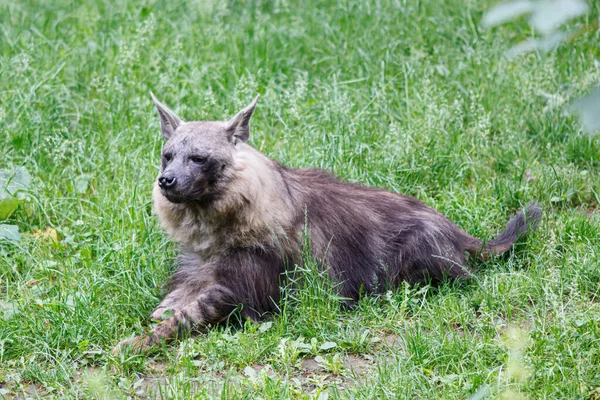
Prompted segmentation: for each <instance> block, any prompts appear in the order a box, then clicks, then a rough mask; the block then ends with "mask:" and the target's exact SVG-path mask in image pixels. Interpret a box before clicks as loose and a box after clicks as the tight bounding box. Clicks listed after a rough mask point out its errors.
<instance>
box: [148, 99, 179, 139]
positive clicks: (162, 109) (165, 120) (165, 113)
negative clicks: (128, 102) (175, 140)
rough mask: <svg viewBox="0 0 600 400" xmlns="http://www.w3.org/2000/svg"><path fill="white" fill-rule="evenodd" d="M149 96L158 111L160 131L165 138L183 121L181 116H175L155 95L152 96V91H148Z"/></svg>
mask: <svg viewBox="0 0 600 400" xmlns="http://www.w3.org/2000/svg"><path fill="white" fill-rule="evenodd" d="M150 96H152V100H153V101H154V104H155V105H156V110H157V111H158V116H159V117H160V130H161V131H162V134H163V136H164V137H165V139H168V138H170V137H171V135H172V134H173V132H175V129H177V127H178V126H179V125H181V124H183V121H182V120H181V118H179V117H178V116H177V114H175V113H174V112H173V111H171V110H169V108H168V107H167V106H165V105H164V104H163V103H161V102H160V101H158V100H157V99H156V97H154V93H152V92H150Z"/></svg>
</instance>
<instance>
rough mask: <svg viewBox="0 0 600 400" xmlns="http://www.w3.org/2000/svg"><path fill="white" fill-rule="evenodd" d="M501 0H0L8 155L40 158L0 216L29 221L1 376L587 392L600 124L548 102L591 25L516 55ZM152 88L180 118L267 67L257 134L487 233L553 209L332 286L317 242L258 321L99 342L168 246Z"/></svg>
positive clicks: (78, 394) (575, 64)
mask: <svg viewBox="0 0 600 400" xmlns="http://www.w3.org/2000/svg"><path fill="white" fill-rule="evenodd" d="M493 4H494V2H493V1H474V0H466V1H464V2H458V1H451V0H446V1H439V0H422V1H418V0H411V1H405V0H377V1H359V0H341V1H325V0H306V1H302V2H301V1H296V2H293V1H289V0H273V1H266V0H265V1H258V0H252V1H216V0H214V1H211V0H195V1H181V2H174V3H173V2H159V1H135V0H132V1H123V2H109V1H106V0H90V1H86V2H84V4H80V2H72V1H66V0H52V1H49V0H39V1H26V0H24V1H18V2H13V1H8V0H0V94H1V95H0V132H1V133H0V137H1V139H2V144H1V150H0V169H1V170H5V171H14V170H15V168H18V167H24V168H26V169H27V171H29V173H30V174H31V176H32V177H33V181H32V184H31V189H30V200H29V201H27V202H23V203H22V204H20V206H19V208H18V209H17V211H16V212H15V213H13V214H12V215H11V216H10V217H9V219H8V220H6V221H0V223H4V224H13V225H17V226H18V227H19V230H20V232H21V239H20V240H19V241H8V240H4V239H0V276H1V283H0V289H1V290H0V395H1V396H5V397H8V398H12V397H18V396H21V397H32V398H36V397H38V396H40V397H48V396H53V397H55V398H91V397H95V398H125V397H128V396H131V397H134V398H135V397H142V398H143V397H146V396H147V397H150V398H155V397H162V398H180V399H187V398H190V397H192V396H196V397H197V398H213V397H218V398H232V399H234V398H264V399H272V398H283V399H287V398H300V399H308V398H318V399H328V398H329V399H335V398H361V399H362V398H371V399H375V398H390V399H399V398H422V399H429V398H444V399H453V398H456V399H467V398H470V397H471V396H473V397H472V398H473V399H481V398H486V397H487V398H506V399H521V398H529V399H542V398H545V399H557V398H563V399H567V398H569V399H571V398H582V399H598V398H600V299H599V295H600V239H599V238H600V211H598V210H599V209H598V204H599V201H600V198H599V193H600V178H599V172H600V140H599V137H598V136H596V137H593V136H587V135H584V134H582V133H581V129H580V126H579V124H578V122H577V120H576V118H574V117H572V116H570V115H568V114H567V113H566V112H567V106H566V104H567V103H564V104H558V103H560V100H561V99H564V100H566V101H567V102H568V101H569V100H571V99H575V98H577V97H579V96H581V95H582V94H583V93H585V92H586V91H587V90H589V89H590V88H591V87H592V86H593V85H594V84H597V83H598V82H599V81H600V68H599V67H598V66H595V60H596V59H598V58H600V50H599V48H598V38H597V34H596V33H595V32H589V33H587V34H584V35H581V36H578V37H576V38H575V39H573V40H572V41H571V42H569V43H567V44H566V45H564V46H562V47H561V48H559V49H558V50H557V51H556V52H554V53H551V54H548V55H545V56H544V55H537V54H530V55H528V56H525V57H522V58H518V59H516V60H507V59H506V58H504V57H503V56H502V55H503V52H504V51H505V50H506V49H508V48H509V47H511V46H512V45H514V44H515V43H517V42H519V41H521V40H524V39H527V38H528V37H530V35H531V30H530V28H529V27H528V25H527V23H526V22H524V21H518V22H514V23H511V24H509V25H507V26H503V27H500V28H494V29H489V30H484V29H482V28H481V27H480V21H481V17H482V13H483V12H484V11H485V10H486V9H488V8H489V7H490V6H491V5H493ZM594 4H595V3H594ZM595 7H596V9H593V11H592V13H591V14H590V17H589V18H590V19H591V18H598V9H597V7H598V6H597V5H596V6H595ZM587 22H589V21H587V20H586V19H585V18H582V19H580V20H578V22H577V23H580V24H585V23H587ZM150 90H152V91H153V92H154V93H155V94H156V95H157V96H158V97H159V98H160V99H161V100H162V101H163V102H165V103H166V104H168V105H169V106H171V107H172V108H173V109H174V110H176V111H177V112H178V114H179V115H181V116H182V117H183V118H184V119H190V120H192V119H224V118H228V117H229V116H231V115H232V114H233V113H234V112H236V111H237V110H239V109H240V108H241V107H243V106H244V105H246V104H247V103H248V102H249V101H250V100H251V99H252V98H253V97H254V96H255V94H257V93H260V94H261V98H260V102H259V106H258V108H257V111H256V112H255V115H254V118H253V137H252V138H251V143H252V144H253V145H254V146H255V147H257V148H259V149H260V150H261V151H263V152H265V153H266V154H267V155H269V156H270V157H272V158H275V159H277V160H279V161H281V162H282V163H284V164H286V165H289V166H293V167H318V168H324V169H327V170H330V171H332V172H334V173H335V174H336V175H338V176H339V177H341V178H343V179H346V180H349V181H352V182H360V183H362V184H365V185H371V186H379V187H384V188H387V189H390V190H393V191H397V192H403V193H406V194H409V195H412V196H415V197H417V198H419V199H420V200H422V201H424V202H426V203H427V204H429V205H431V206H433V207H435V208H437V209H439V210H440V211H442V212H443V213H445V214H446V215H448V216H449V217H450V218H451V219H452V220H454V221H455V222H456V223H457V224H458V225H460V226H461V227H463V228H464V229H465V230H466V231H468V232H469V233H471V234H473V235H475V236H478V237H481V238H484V239H489V238H491V237H492V236H493V235H494V234H495V233H496V232H498V231H499V230H501V229H502V228H503V226H504V224H505V222H506V221H507V219H508V217H509V216H510V215H511V214H513V213H514V212H515V211H516V210H517V209H519V208H520V207H521V206H522V205H524V204H526V203H528V202H529V201H531V200H533V199H538V200H539V201H540V202H541V204H542V205H543V208H544V220H543V222H542V224H541V227H540V229H539V231H538V232H537V233H536V234H535V235H533V236H532V237H530V238H529V239H527V240H526V242H525V243H523V244H521V245H519V246H518V247H517V248H516V249H515V251H513V252H512V253H511V254H510V256H508V257H506V258H503V259H497V260H492V261H488V262H476V261H474V262H472V267H473V268H474V269H476V270H477V273H476V278H475V279H474V280H473V282H470V283H445V284H442V285H441V286H439V287H435V288H434V287H429V286H420V287H408V286H406V287H402V288H399V289H398V290H396V291H394V292H388V293H386V294H385V295H382V296H380V297H369V298H365V299H363V300H362V301H361V302H360V303H359V305H358V307H357V308H356V309H352V310H347V309H343V308H340V306H339V304H338V301H337V300H336V298H335V295H334V294H333V293H334V290H332V289H331V287H330V284H328V282H327V280H325V279H322V276H321V274H320V272H319V269H318V265H314V263H311V262H308V263H307V265H306V266H305V268H306V271H305V273H306V274H307V276H308V278H309V279H307V280H306V283H305V285H304V286H303V287H302V288H300V289H296V290H292V289H290V288H288V290H287V291H286V298H285V301H284V302H283V304H282V311H281V314H280V315H279V316H277V317H275V318H273V319H272V320H270V321H268V322H266V323H263V324H255V323H252V322H249V321H239V320H238V319H236V318H233V319H232V321H231V323H230V324H228V325H226V326H223V327H217V328H215V329H213V330H212V331H211V332H210V333H208V334H206V335H201V336H196V337H193V338H190V339H186V340H182V341H180V342H178V343H174V344H173V345H171V346H167V347H165V348H161V349H157V350H156V351H155V352H153V353H151V354H149V355H141V356H140V355H132V354H123V355H120V356H116V357H114V356H112V355H111V354H110V350H111V348H112V347H113V346H114V345H115V344H116V343H117V342H118V341H119V340H121V339H123V338H125V337H127V336H130V335H131V334H133V333H137V334H140V333H142V332H144V331H145V330H148V329H149V328H150V326H151V323H150V322H148V321H147V316H148V315H149V313H150V311H151V310H152V309H153V307H154V306H155V305H156V304H157V303H158V301H159V299H160V297H161V293H162V291H161V290H162V289H161V288H162V284H163V283H164V281H165V280H166V278H167V277H168V275H169V273H170V272H171V271H172V270H173V268H174V261H173V258H174V255H175V254H176V246H175V245H174V244H173V243H171V242H170V241H169V239H168V238H167V237H166V236H165V234H164V233H163V232H162V231H161V229H160V228H159V226H158V223H157V221H156V219H155V217H154V216H153V214H152V203H151V185H152V182H153V180H154V179H155V178H156V176H157V166H158V163H159V154H160V148H161V144H162V137H161V135H160V130H159V125H158V118H157V116H156V114H155V110H154V108H153V105H152V101H151V98H150V96H149V94H148V93H149V91H150ZM549 99H550V100H549ZM557 100H558V101H557Z"/></svg>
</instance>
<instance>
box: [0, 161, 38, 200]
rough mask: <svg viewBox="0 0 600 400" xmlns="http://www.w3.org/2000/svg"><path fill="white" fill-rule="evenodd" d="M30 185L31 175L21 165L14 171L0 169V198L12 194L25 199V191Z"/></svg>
mask: <svg viewBox="0 0 600 400" xmlns="http://www.w3.org/2000/svg"><path fill="white" fill-rule="evenodd" d="M30 186H31V175H30V174H29V172H27V170H26V169H25V168H23V167H17V168H15V170H14V171H12V172H10V171H0V199H1V198H3V197H4V196H6V195H8V196H12V197H16V198H18V199H22V200H23V199H25V198H26V193H24V192H27V191H28V190H29V188H30Z"/></svg>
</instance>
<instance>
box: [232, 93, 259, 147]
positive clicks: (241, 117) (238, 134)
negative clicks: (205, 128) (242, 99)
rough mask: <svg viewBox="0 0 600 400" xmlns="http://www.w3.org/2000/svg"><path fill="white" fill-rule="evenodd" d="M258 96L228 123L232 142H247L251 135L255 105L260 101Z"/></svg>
mask: <svg viewBox="0 0 600 400" xmlns="http://www.w3.org/2000/svg"><path fill="white" fill-rule="evenodd" d="M258 97H259V96H256V97H255V98H254V100H252V103H250V104H249V105H248V106H247V107H246V108H244V109H243V110H242V111H240V112H239V113H238V114H237V115H236V116H235V117H233V118H231V119H230V120H229V122H228V123H227V135H229V140H230V141H231V143H233V144H236V143H238V142H246V141H247V140H248V138H249V137H250V119H251V118H252V114H253V113H254V107H256V102H257V101H258Z"/></svg>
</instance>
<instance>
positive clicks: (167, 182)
mask: <svg viewBox="0 0 600 400" xmlns="http://www.w3.org/2000/svg"><path fill="white" fill-rule="evenodd" d="M176 182H177V178H175V177H174V176H161V177H160V178H158V187H160V188H161V189H171V188H173V187H174V186H175V183H176Z"/></svg>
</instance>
